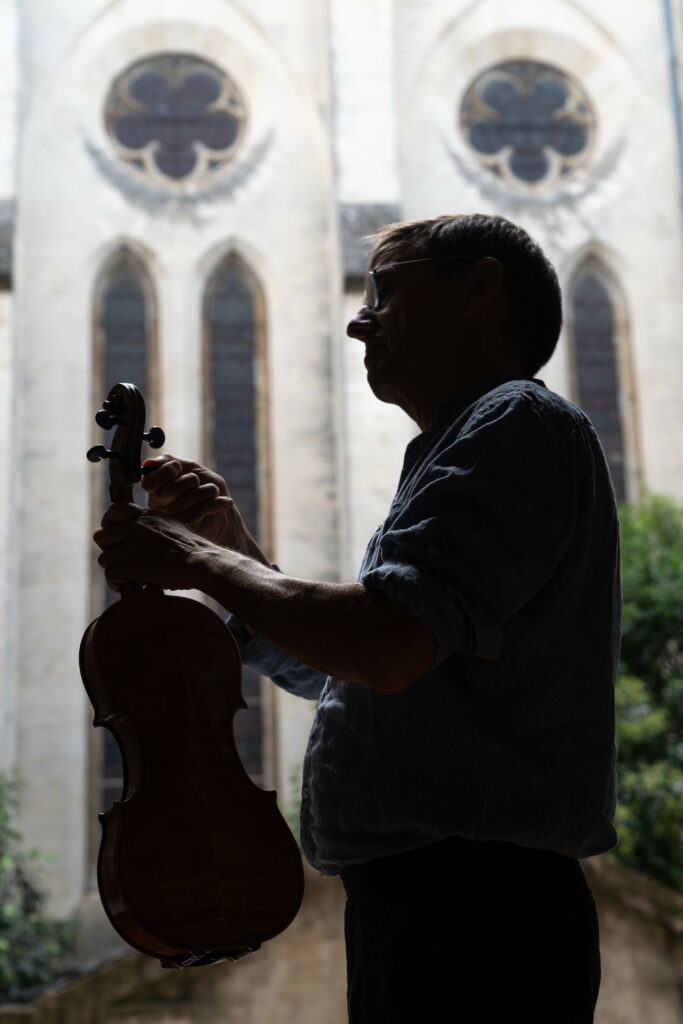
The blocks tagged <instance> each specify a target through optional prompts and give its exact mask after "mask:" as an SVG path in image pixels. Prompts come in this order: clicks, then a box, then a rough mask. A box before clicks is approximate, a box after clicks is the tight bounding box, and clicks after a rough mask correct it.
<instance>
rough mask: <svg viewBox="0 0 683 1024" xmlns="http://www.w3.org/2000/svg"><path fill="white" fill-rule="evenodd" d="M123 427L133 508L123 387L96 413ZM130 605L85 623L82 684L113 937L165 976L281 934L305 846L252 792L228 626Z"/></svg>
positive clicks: (119, 458) (134, 424)
mask: <svg viewBox="0 0 683 1024" xmlns="http://www.w3.org/2000/svg"><path fill="white" fill-rule="evenodd" d="M95 419H96V422H97V423H98V425H99V426H101V427H103V428H104V429H110V428H112V427H116V433H115V435H114V438H113V441H112V443H111V447H110V448H108V449H107V448H106V447H105V446H104V445H97V446H95V447H94V448H91V449H90V451H89V452H88V459H90V461H93V462H96V461H99V460H100V459H103V458H107V459H108V460H109V469H110V495H111V500H112V501H126V502H131V501H132V500H133V484H134V483H136V482H137V481H139V480H140V478H141V475H142V472H143V470H142V468H141V465H140V463H141V445H142V441H143V440H145V441H148V442H149V444H150V445H151V446H152V447H155V448H156V447H161V445H163V443H164V440H165V439H164V434H163V431H162V430H161V429H160V428H159V427H152V428H151V430H149V431H147V432H145V429H144V424H145V404H144V400H143V398H142V395H141V394H140V392H139V391H138V389H137V388H136V387H135V386H134V385H132V384H116V385H115V386H114V387H113V388H112V389H111V391H110V392H109V395H108V397H107V399H106V401H105V402H104V403H103V408H102V409H100V411H99V412H98V413H97V415H96V417H95ZM120 596H121V600H119V601H118V602H116V603H115V604H113V605H111V606H110V607H109V608H107V609H106V611H104V612H103V613H102V614H101V615H100V616H99V618H97V619H95V621H94V622H92V623H91V624H90V626H88V628H87V630H86V632H85V634H84V636H83V640H82V643H81V649H80V668H81V676H82V679H83V683H84V686H85V689H86V691H87V694H88V697H89V698H90V702H91V704H92V706H93V710H94V712H95V717H94V720H93V724H94V725H95V726H104V728H106V729H108V730H109V731H110V732H111V733H112V734H113V736H114V738H115V740H116V742H117V745H118V747H119V750H120V753H121V761H122V764H123V792H122V795H121V799H120V800H117V801H115V802H114V804H113V805H112V806H111V807H110V808H109V809H108V810H107V811H105V812H104V813H103V814H100V816H99V818H100V823H101V825H102V838H101V845H100V851H99V856H98V863H97V881H98V887H99V892H100V897H101V900H102V904H103V907H104V909H105V911H106V913H107V915H108V917H109V920H110V921H111V923H112V925H113V927H114V928H115V929H116V931H117V932H118V933H119V935H121V937H122V938H123V939H125V941H126V942H127V943H128V944H129V945H130V946H132V947H133V948H134V949H137V950H139V951H140V952H142V953H146V954H147V955H148V956H152V957H156V958H158V959H159V960H160V961H161V964H162V966H163V967H191V966H202V965H206V964H211V963H217V962H219V961H221V960H236V959H238V958H239V957H241V956H244V955H246V954H247V953H250V952H252V951H254V950H256V949H258V948H259V946H260V945H261V944H262V943H263V942H264V941H266V940H267V939H270V938H273V937H274V936H275V935H278V934H279V933H280V932H281V931H283V930H284V929H285V928H286V927H287V926H288V925H289V924H290V923H291V922H292V920H293V919H294V917H295V915H296V913H297V911H298V909H299V906H300V904H301V899H302V896H303V866H302V861H301V855H300V853H299V848H298V845H297V843H296V840H295V839H294V836H293V835H292V833H291V831H290V829H289V827H288V826H287V824H286V822H285V820H284V818H283V817H282V815H281V814H280V812H279V810H278V807H277V803H276V793H275V792H274V791H265V790H262V789H260V788H259V787H258V786H256V785H255V784H254V783H253V782H252V781H251V779H250V778H249V776H248V775H247V773H246V771H245V769H244V767H243V765H242V762H241V761H240V758H239V754H238V752H237V748H236V745H235V740H234V736H233V732H232V719H233V716H234V714H235V712H236V711H237V710H238V709H240V708H246V706H247V705H246V703H245V701H244V698H243V696H242V690H241V661H240V656H239V652H238V650H237V646H236V644H235V641H234V639H233V637H232V634H231V632H230V630H229V629H228V627H227V626H226V625H225V623H224V622H223V620H222V619H221V618H220V617H219V616H218V615H216V614H215V613H214V612H213V611H211V610H210V609H209V608H207V607H206V606H205V605H203V604H200V603H199V602H198V601H195V600H191V599H190V598H187V597H179V596H169V595H166V594H164V592H163V591H162V590H161V589H160V588H159V587H157V586H152V585H150V586H144V585H143V586H141V585H138V584H135V583H124V584H122V585H121V587H120Z"/></svg>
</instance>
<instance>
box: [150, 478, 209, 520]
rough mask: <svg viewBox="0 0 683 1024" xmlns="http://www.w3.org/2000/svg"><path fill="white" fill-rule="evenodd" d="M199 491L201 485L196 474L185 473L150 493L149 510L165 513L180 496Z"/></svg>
mask: <svg viewBox="0 0 683 1024" xmlns="http://www.w3.org/2000/svg"><path fill="white" fill-rule="evenodd" d="M200 489H201V485H200V483H199V477H198V476H197V474H196V473H185V474H183V476H179V477H176V479H175V480H173V481H171V482H170V483H168V484H166V485H165V486H163V487H159V488H158V489H157V490H156V491H152V492H150V495H149V499H148V504H149V507H150V508H153V509H160V510H161V511H162V512H166V511H167V510H168V508H169V507H170V506H171V505H173V503H174V502H175V501H177V499H178V498H179V497H181V495H183V494H186V493H188V492H189V493H196V492H197V491H198V490H200Z"/></svg>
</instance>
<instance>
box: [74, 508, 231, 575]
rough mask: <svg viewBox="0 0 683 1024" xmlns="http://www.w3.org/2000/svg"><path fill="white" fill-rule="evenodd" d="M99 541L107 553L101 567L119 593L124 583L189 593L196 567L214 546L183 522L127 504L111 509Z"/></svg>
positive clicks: (101, 529)
mask: <svg viewBox="0 0 683 1024" xmlns="http://www.w3.org/2000/svg"><path fill="white" fill-rule="evenodd" d="M93 540H94V541H95V543H96V544H97V545H98V547H100V548H102V554H101V555H100V556H99V558H98V562H99V564H100V565H101V566H102V568H103V569H104V571H105V575H106V577H107V582H108V583H109V585H110V586H111V587H112V588H113V589H114V590H118V589H119V584H121V583H155V584H156V585H157V586H159V587H162V588H163V589H164V590H189V589H191V588H192V587H193V586H194V583H193V579H194V574H193V571H192V570H193V564H194V562H195V561H196V560H197V557H198V556H199V555H200V554H204V555H205V554H206V553H207V551H208V550H209V549H210V548H211V547H212V545H211V544H210V543H208V542H207V541H206V540H204V539H203V538H202V537H200V536H199V535H198V534H197V533H196V532H195V531H194V530H192V529H191V528H190V527H188V526H185V525H184V524H183V523H180V522H177V521H175V520H173V519H168V518H166V517H165V516H162V515H159V514H158V513H156V512H151V511H149V510H147V509H144V508H140V507H139V506H138V505H128V504H124V503H123V502H116V503H115V504H113V505H110V506H109V508H108V509H107V511H106V512H105V513H104V517H103V519H102V526H101V528H100V529H99V530H96V532H95V534H94V535H93Z"/></svg>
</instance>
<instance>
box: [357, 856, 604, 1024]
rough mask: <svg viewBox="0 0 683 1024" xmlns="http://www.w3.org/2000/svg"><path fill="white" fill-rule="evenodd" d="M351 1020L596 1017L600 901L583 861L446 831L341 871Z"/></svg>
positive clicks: (485, 1022) (489, 1022)
mask: <svg viewBox="0 0 683 1024" xmlns="http://www.w3.org/2000/svg"><path fill="white" fill-rule="evenodd" d="M341 877H342V880H343V882H344V887H345V889H346V894H347V901H346V911H345V932H346V955H347V983H348V1005H349V1022H350V1024H432V1022H444V1024H504V1022H506V1021H510V1020H515V1021H517V1020H519V1021H522V1022H524V1024H590V1022H592V1021H593V1011H594V1008H595V1003H596V1000H597V997H598V988H599V986H600V950H599V945H598V920H597V914H596V911H595V904H594V902H593V897H592V896H591V893H590V890H589V888H588V886H587V884H586V881H585V879H584V875H583V872H582V870H581V868H580V866H579V863H578V861H576V860H573V859H572V858H570V857H563V856H560V855H559V854H556V853H550V852H549V851H545V850H532V849H528V848H524V847H520V846H513V845H511V844H509V843H479V842H472V841H469V840H465V839H459V838H458V837H450V838H448V839H445V840H443V841H442V842H439V843H435V844H433V845H431V846H427V847H423V848H422V849H419V850H416V851H411V852H410V853H407V854H399V855H398V856H395V857H383V858H381V859H378V860H374V861H371V862H369V863H367V864H362V865H358V866H353V867H350V868H347V869H345V870H344V871H343V872H342V876H341Z"/></svg>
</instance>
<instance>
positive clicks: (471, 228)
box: [370, 213, 562, 377]
mask: <svg viewBox="0 0 683 1024" xmlns="http://www.w3.org/2000/svg"><path fill="white" fill-rule="evenodd" d="M370 240H371V241H372V243H373V244H372V249H371V252H370V266H371V267H377V266H381V265H382V264H385V263H400V262H402V261H404V260H418V259H424V258H425V257H430V256H440V257H443V256H448V255H449V254H451V253H453V254H454V255H456V254H458V255H461V256H471V257H472V258H473V259H481V258H482V257H484V256H493V257H494V258H495V259H497V260H498V261H499V262H500V263H501V264H502V266H503V271H504V278H503V289H504V291H505V294H506V296H507V298H508V302H509V308H510V316H509V322H508V325H507V326H508V332H509V338H510V341H511V342H512V344H513V345H514V346H515V347H516V348H517V350H518V352H519V355H520V364H521V370H522V373H523V375H524V376H525V377H533V376H534V374H536V373H537V372H538V371H539V370H540V368H541V367H542V366H544V365H545V364H546V363H547V362H548V360H549V359H550V357H551V355H552V354H553V352H554V351H555V346H556V345H557V341H558V338H559V336H560V329H561V327H562V294H561V292H560V285H559V282H558V280H557V274H556V273H555V269H554V267H553V266H552V264H551V263H550V261H549V260H548V259H547V257H546V256H545V255H544V253H543V251H542V249H541V247H540V246H539V245H538V243H537V242H535V241H534V240H533V238H531V236H530V235H529V234H527V232H526V231H525V230H524V228H521V227H519V225H517V224H513V223H512V221H509V220H506V219H505V217H497V216H488V215H486V214H482V213H474V214H461V215H455V216H444V217H434V218H432V219H431V220H414V221H403V222H401V223H397V224H387V226H386V227H383V228H381V229H380V230H379V231H378V232H377V233H376V234H374V235H371V236H370Z"/></svg>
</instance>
